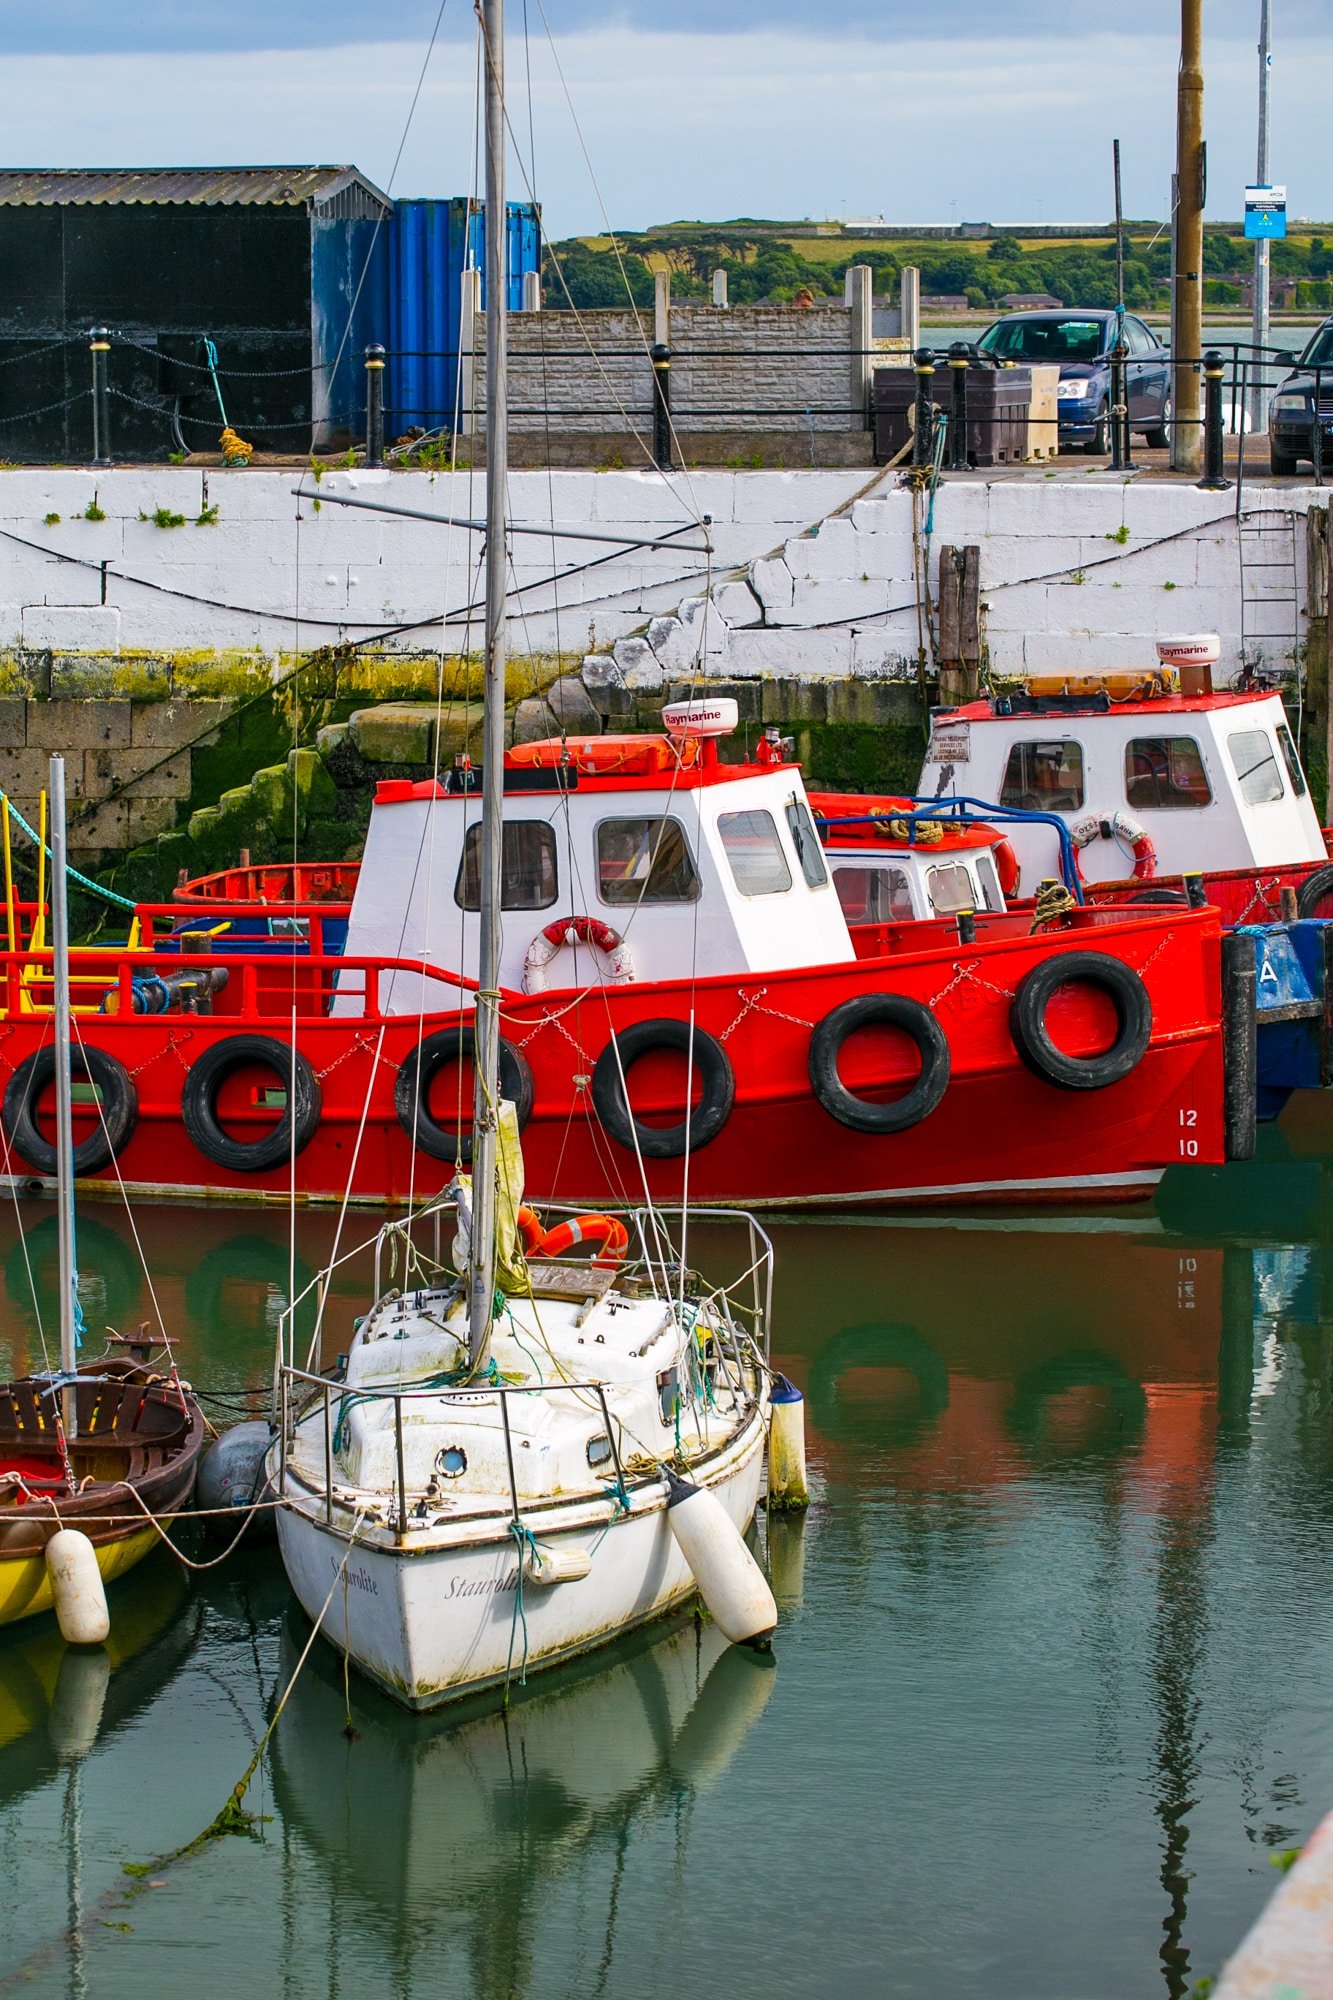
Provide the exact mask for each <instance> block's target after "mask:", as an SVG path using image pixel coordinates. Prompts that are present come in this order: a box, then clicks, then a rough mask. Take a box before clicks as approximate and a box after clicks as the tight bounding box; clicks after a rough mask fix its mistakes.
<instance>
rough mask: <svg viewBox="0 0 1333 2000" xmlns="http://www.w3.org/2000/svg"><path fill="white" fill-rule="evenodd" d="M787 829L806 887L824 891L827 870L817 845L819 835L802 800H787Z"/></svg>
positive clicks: (808, 809) (826, 881)
mask: <svg viewBox="0 0 1333 2000" xmlns="http://www.w3.org/2000/svg"><path fill="white" fill-rule="evenodd" d="M787 828H788V831H789V832H790V834H791V844H792V846H793V847H794V848H795V849H796V859H797V860H798V861H799V862H800V864H801V873H802V875H804V877H805V879H806V882H807V884H808V886H809V887H810V888H811V889H826V888H827V887H828V869H827V868H826V867H825V866H824V850H823V848H822V847H821V846H820V844H819V835H818V834H817V833H816V832H815V823H814V821H813V820H812V819H811V817H810V808H809V807H808V806H807V805H806V803H805V801H804V799H798V798H795V797H793V798H790V799H788V801H787Z"/></svg>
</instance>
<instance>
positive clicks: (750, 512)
mask: <svg viewBox="0 0 1333 2000" xmlns="http://www.w3.org/2000/svg"><path fill="white" fill-rule="evenodd" d="M730 477H731V479H732V480H733V481H734V482H735V484H734V490H733V495H732V506H731V510H730V518H731V519H732V520H733V521H737V522H741V521H749V522H754V523H755V524H757V525H761V526H763V525H767V524H772V523H777V524H785V523H787V522H792V523H796V522H799V523H800V524H801V525H802V526H803V527H808V526H810V525H812V524H813V523H814V522H815V521H820V520H823V518H824V517H825V515H828V514H833V513H836V512H837V510H838V509H839V508H840V507H844V506H846V504H847V502H848V501H849V500H851V499H853V498H854V496H855V495H856V494H857V493H858V492H859V491H860V489H861V487H863V486H864V485H865V482H866V475H865V472H864V470H863V469H861V468H860V467H849V468H847V469H846V470H837V471H831V472H813V471H807V470H802V471H799V472H734V473H732V474H731V475H730ZM703 511H704V512H707V511H708V509H707V508H706V507H705V508H703Z"/></svg>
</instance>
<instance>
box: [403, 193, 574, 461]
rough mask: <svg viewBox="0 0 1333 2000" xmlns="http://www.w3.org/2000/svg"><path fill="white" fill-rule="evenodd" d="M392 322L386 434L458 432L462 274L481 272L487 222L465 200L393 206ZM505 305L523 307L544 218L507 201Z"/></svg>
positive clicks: (536, 264)
mask: <svg viewBox="0 0 1333 2000" xmlns="http://www.w3.org/2000/svg"><path fill="white" fill-rule="evenodd" d="M387 233H388V251H389V255H388V273H387V276H388V309H389V313H388V316H389V325H388V336H387V339H386V342H385V344H386V346H387V347H388V350H389V354H388V366H387V368H386V370H385V384H384V390H385V394H384V412H385V432H386V435H387V436H388V437H390V438H393V437H397V436H400V435H401V434H402V433H403V432H404V431H407V430H412V429H421V430H426V431H434V430H456V429H457V428H458V418H459V415H460V414H461V413H460V411H459V395H460V378H459V365H458V353H459V325H460V321H461V316H462V315H461V307H462V282H463V273H464V271H467V270H478V271H481V272H482V273H483V281H482V287H483V296H482V304H483V306H484V305H485V302H486V301H485V279H484V273H485V269H486V217H485V213H484V210H483V209H481V208H479V207H478V206H477V205H476V204H475V203H473V202H470V201H468V200H467V199H466V198H465V197H463V196H457V197H455V198H454V199H453V200H452V201H398V202H395V203H394V208H393V214H392V216H391V218H390V220H389V223H388V229H387ZM507 236H508V246H507V247H508V267H509V308H510V311H511V312H517V311H519V310H520V308H521V307H522V304H523V278H524V274H525V273H526V272H528V271H539V270H540V269H541V214H540V211H539V210H538V209H537V208H536V207H535V205H534V204H533V203H531V202H518V201H511V202H510V203H509V204H508V229H507Z"/></svg>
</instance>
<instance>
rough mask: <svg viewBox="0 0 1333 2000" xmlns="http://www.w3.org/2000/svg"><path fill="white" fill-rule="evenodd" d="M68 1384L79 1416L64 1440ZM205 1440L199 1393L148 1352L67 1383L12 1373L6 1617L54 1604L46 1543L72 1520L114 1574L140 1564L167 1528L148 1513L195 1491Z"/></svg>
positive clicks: (3, 1394)
mask: <svg viewBox="0 0 1333 2000" xmlns="http://www.w3.org/2000/svg"><path fill="white" fill-rule="evenodd" d="M132 1353H133V1354H134V1355H139V1356H142V1355H143V1354H144V1350H143V1348H142V1347H140V1346H139V1345H138V1344H137V1343H136V1345H135V1347H134V1349H133V1350H132ZM64 1396H70V1397H72V1399H73V1401H74V1403H75V1406H76V1411H77V1424H76V1426H72V1427H71V1428H72V1429H73V1435H72V1436H70V1437H68V1438H67V1439H63V1440H62V1436H61V1430H60V1425H59V1423H58V1421H57V1418H58V1414H59V1413H58V1410H57V1402H58V1401H59V1400H60V1399H62V1398H63V1397H64ZM203 1442H204V1420H203V1414H202V1412H201V1410H200V1408H199V1405H198V1403H197V1402H196V1401H195V1399H194V1397H193V1396H192V1395H191V1394H190V1393H189V1391H188V1390H187V1389H186V1388H184V1387H183V1385H182V1384H181V1382H180V1379H179V1377H178V1376H177V1375H176V1374H175V1372H174V1371H173V1372H172V1373H171V1374H169V1375H160V1374H157V1373H154V1372H153V1371H152V1369H151V1368H150V1366H149V1364H148V1362H147V1360H146V1359H135V1358H128V1359H127V1358H124V1357H122V1356H106V1357H103V1358H102V1359H100V1360H98V1361H94V1362H89V1363H87V1364H85V1365H84V1366H83V1367H81V1368H80V1370H79V1371H78V1377H77V1380H76V1381H75V1382H74V1383H73V1384H71V1385H69V1387H67V1388H66V1389H65V1390H57V1389H56V1388H55V1387H53V1384H52V1382H51V1380H50V1378H48V1377H45V1376H40V1375H24V1376H19V1377H17V1378H16V1379H15V1380H13V1381H11V1382H4V1383H0V1625H7V1624H12V1623H13V1622H14V1620H15V1619H19V1618H29V1617H33V1616H34V1615H35V1614H36V1613H38V1612H41V1611H49V1610H51V1609H52V1605H53V1600H52V1594H51V1582H50V1578H49V1576H48V1574H47V1568H46V1544H47V1543H48V1542H49V1541H50V1539H51V1537H52V1536H53V1535H54V1534H56V1533H57V1532H58V1531H59V1530H60V1529H61V1528H62V1527H63V1528H77V1529H78V1530H79V1531H80V1533H81V1534H84V1535H86V1536H87V1537H88V1539H89V1541H90V1542H91V1543H92V1545H93V1549H94V1552H95V1553H96V1556H97V1567H98V1569H99V1570H100V1572H101V1575H102V1578H103V1580H104V1582H107V1583H110V1582H111V1581H112V1579H113V1578H115V1577H118V1576H122V1575H123V1574H124V1573H125V1571H126V1570H128V1569H132V1568H133V1566H134V1564H135V1563H137V1562H139V1561H140V1560H141V1559H142V1558H143V1557H144V1556H146V1555H147V1554H148V1553H149V1551H150V1550H151V1549H152V1548H153V1546H154V1544H155V1543H156V1541H157V1540H158V1535H157V1531H156V1529H155V1528H154V1527H153V1525H152V1522H151V1521H150V1520H149V1518H148V1516H149V1515H152V1516H153V1518H154V1519H155V1520H164V1519H167V1518H170V1516H172V1515H174V1514H176V1513H178V1512H179V1511H180V1509H181V1508H182V1507H184V1506H185V1505H186V1504H187V1503H188V1501H189V1499H190V1496H191V1494H192V1492H193V1490H194V1479H195V1473H196V1471H197V1470H198V1465H199V1454H200V1451H201V1450H202V1447H203ZM71 1475H72V1482H73V1483H72V1486H71Z"/></svg>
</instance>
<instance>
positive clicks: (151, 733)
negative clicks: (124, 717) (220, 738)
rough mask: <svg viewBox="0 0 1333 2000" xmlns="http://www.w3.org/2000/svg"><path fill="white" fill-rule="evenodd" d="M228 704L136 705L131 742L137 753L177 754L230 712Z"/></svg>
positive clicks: (218, 723)
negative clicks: (155, 751)
mask: <svg viewBox="0 0 1333 2000" xmlns="http://www.w3.org/2000/svg"><path fill="white" fill-rule="evenodd" d="M230 707H231V704H230V702H225V701H180V700H167V701H151V702H142V701H136V702H135V703H134V704H133V707H132V710H131V714H130V742H131V743H132V744H133V746H134V748H135V749H136V750H140V749H141V750H175V749H178V748H180V747H181V746H182V745H184V744H186V743H194V742H196V741H198V740H199V739H200V738H201V737H202V736H203V735H204V734H205V732H207V731H208V730H209V728H210V725H211V724H216V725H221V723H222V721H223V719H224V718H225V716H226V715H227V713H228V712H229V710H230Z"/></svg>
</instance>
